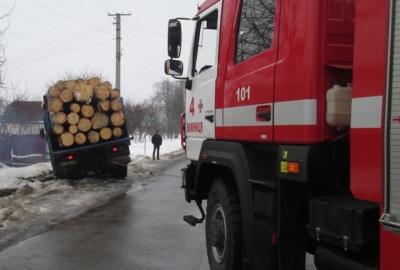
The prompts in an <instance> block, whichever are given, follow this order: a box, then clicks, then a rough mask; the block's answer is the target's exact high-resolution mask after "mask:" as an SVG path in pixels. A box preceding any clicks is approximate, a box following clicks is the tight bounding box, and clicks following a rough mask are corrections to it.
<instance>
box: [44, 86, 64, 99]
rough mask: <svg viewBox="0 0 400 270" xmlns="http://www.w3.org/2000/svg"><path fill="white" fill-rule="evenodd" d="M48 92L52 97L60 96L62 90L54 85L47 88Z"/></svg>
mask: <svg viewBox="0 0 400 270" xmlns="http://www.w3.org/2000/svg"><path fill="white" fill-rule="evenodd" d="M47 93H48V94H49V96H50V97H52V98H57V97H59V96H60V93H61V91H60V89H58V88H57V87H55V86H54V85H53V86H51V87H50V88H49V90H47Z"/></svg>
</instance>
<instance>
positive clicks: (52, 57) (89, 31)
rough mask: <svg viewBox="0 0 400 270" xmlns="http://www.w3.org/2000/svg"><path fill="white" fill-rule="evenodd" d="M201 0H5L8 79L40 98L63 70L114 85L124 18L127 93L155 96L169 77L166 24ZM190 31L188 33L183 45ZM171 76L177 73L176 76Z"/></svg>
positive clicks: (1, 10) (0, 8) (0, 5)
mask: <svg viewBox="0 0 400 270" xmlns="http://www.w3.org/2000/svg"><path fill="white" fill-rule="evenodd" d="M202 2H203V0H145V1H143V0H1V2H0V17H1V16H4V14H5V13H7V12H8V11H10V9H11V8H12V7H13V5H14V3H15V7H14V8H13V9H12V10H11V14H10V15H9V16H8V17H7V19H3V20H1V21H0V30H4V28H5V27H6V26H7V24H8V25H9V28H8V29H7V31H6V34H5V36H4V37H3V40H2V41H0V42H2V43H3V45H5V46H6V49H5V54H6V58H7V60H6V64H5V72H6V74H5V75H6V83H8V84H10V85H11V84H12V85H18V88H19V89H20V90H19V91H22V92H23V91H25V90H26V89H28V90H29V91H30V92H31V93H32V95H31V97H32V99H36V100H40V99H41V96H42V95H43V94H44V93H45V92H46V90H47V88H48V85H49V83H51V82H55V81H57V80H59V79H63V77H65V74H82V73H87V72H90V73H96V74H100V73H101V74H102V75H103V76H104V77H105V78H106V79H107V80H109V81H110V82H111V83H112V84H113V85H115V50H116V44H115V43H116V41H115V34H116V30H115V25H114V24H113V23H114V22H115V18H114V17H113V16H108V14H116V13H121V14H131V15H130V16H121V20H122V23H121V28H122V30H121V36H122V43H121V48H122V60H121V63H122V64H121V91H122V94H123V96H124V97H125V98H130V99H132V100H134V101H139V100H143V99H145V98H149V97H150V96H151V95H152V94H153V93H154V88H153V85H154V83H156V82H158V81H160V80H162V79H163V78H166V77H168V76H166V75H165V74H164V61H165V60H166V59H167V58H168V56H167V23H168V19H170V18H175V17H193V16H194V14H195V12H196V10H197V5H198V4H199V3H202ZM190 40H191V36H190V37H189V36H188V35H187V36H185V37H184V42H186V44H184V48H183V49H185V45H186V47H189V44H188V42H189V41H190ZM171 79H172V78H171Z"/></svg>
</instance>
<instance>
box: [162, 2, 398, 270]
mask: <svg viewBox="0 0 400 270" xmlns="http://www.w3.org/2000/svg"><path fill="white" fill-rule="evenodd" d="M182 20H183V19H171V20H170V21H169V33H168V55H169V57H170V59H168V60H167V61H166V62H165V72H166V73H167V74H169V75H172V76H173V77H175V78H178V79H184V80H186V86H185V112H184V114H183V115H182V119H181V123H182V133H181V134H182V135H183V138H182V139H183V142H182V143H183V146H184V148H185V150H186V156H187V159H188V161H189V163H188V165H187V167H185V168H183V188H184V190H185V199H186V200H187V201H188V202H191V201H194V202H196V204H197V205H198V206H199V209H200V211H201V214H202V217H201V218H196V217H194V216H185V217H184V219H185V220H186V221H187V222H188V223H190V224H191V225H196V224H198V223H201V222H203V221H204V220H205V226H206V244H207V253H208V259H209V263H210V268H211V269H280V270H283V269H288V270H293V269H305V257H306V253H309V254H312V255H314V262H315V266H316V267H317V268H318V269H326V270H336V269H337V270H350V269H351V270H355V269H357V270H358V269H360V270H361V269H368V270H369V269H371V270H372V269H383V270H394V269H400V259H399V257H398V254H399V251H400V84H399V81H400V73H399V71H400V57H399V48H400V38H399V33H398V32H399V31H400V1H395V0H307V1H298V0H229V1H227V0H205V1H204V2H203V3H202V5H201V6H199V9H198V12H197V14H196V15H195V16H194V17H193V18H192V19H191V20H192V21H193V22H194V24H195V27H194V36H193V41H192V48H191V54H190V57H189V61H188V63H185V64H184V63H183V62H182V61H180V60H179V59H177V58H179V57H180V52H181V49H182V29H181V28H182V26H181V21H182ZM184 67H185V70H186V72H187V73H186V75H185V76H183V71H184ZM203 200H206V201H207V207H206V214H205V213H204V211H203V208H202V201H203Z"/></svg>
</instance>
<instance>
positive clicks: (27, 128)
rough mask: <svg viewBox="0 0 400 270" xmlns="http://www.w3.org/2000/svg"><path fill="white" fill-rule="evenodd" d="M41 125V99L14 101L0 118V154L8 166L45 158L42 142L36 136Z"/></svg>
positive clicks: (42, 140) (28, 163)
mask: <svg viewBox="0 0 400 270" xmlns="http://www.w3.org/2000/svg"><path fill="white" fill-rule="evenodd" d="M43 127H44V124H43V111H42V103H41V102H39V101H14V102H12V103H11V104H10V105H8V106H7V108H6V109H5V111H4V114H3V117H2V118H1V120H0V136H1V137H0V158H1V162H2V163H4V164H6V165H8V166H24V165H30V164H34V163H37V162H43V161H46V152H47V151H46V143H45V140H44V139H42V138H41V137H40V129H41V128H43Z"/></svg>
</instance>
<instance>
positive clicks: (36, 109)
mask: <svg viewBox="0 0 400 270" xmlns="http://www.w3.org/2000/svg"><path fill="white" fill-rule="evenodd" d="M3 121H5V122H14V123H29V122H38V121H43V111H42V103H41V102H40V101H14V102H12V103H11V104H10V105H8V106H7V108H6V110H5V112H4V115H3Z"/></svg>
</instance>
